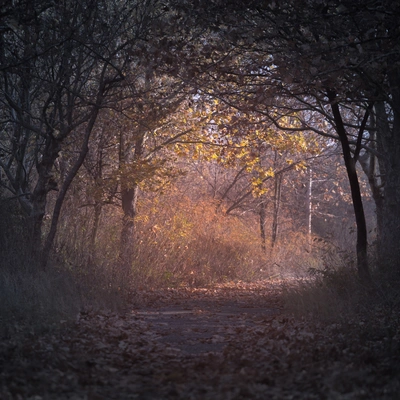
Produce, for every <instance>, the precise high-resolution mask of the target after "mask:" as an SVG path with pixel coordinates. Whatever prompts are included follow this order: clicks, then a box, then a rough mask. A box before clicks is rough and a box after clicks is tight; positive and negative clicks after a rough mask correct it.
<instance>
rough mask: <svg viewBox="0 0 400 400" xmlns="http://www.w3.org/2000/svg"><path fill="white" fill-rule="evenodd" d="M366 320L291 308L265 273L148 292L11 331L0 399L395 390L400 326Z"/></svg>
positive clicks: (0, 355)
mask: <svg viewBox="0 0 400 400" xmlns="http://www.w3.org/2000/svg"><path fill="white" fill-rule="evenodd" d="M378 319H379V318H378ZM377 322H378V323H379V321H377ZM363 324H364V323H363V322H357V321H355V322H354V324H349V325H347V326H345V327H344V326H343V325H342V324H327V323H321V322H318V321H315V320H311V319H304V318H294V317H293V316H291V315H289V314H287V312H285V310H284V309H283V306H282V300H281V288H280V286H279V285H277V284H273V283H271V282H267V281H263V282H257V283H251V284H250V283H243V282H238V283H230V284H225V285H217V286H214V287H212V288H203V289H198V288H179V289H163V290H147V291H144V290H143V291H141V292H138V293H136V295H135V296H134V298H133V300H132V304H131V305H130V307H129V308H127V309H126V310H125V312H124V313H116V312H110V311H109V312H106V311H103V312H93V311H91V312H81V313H80V314H79V316H78V317H77V320H76V322H75V323H74V324H73V325H70V326H67V327H65V328H63V329H60V330H58V331H56V332H49V333H47V334H43V335H41V336H39V337H36V336H34V335H31V336H29V335H28V336H26V337H18V338H16V337H14V338H8V339H7V340H3V341H2V342H1V344H0V398H1V399H4V400H8V399H17V400H22V399H29V400H47V399H71V400H72V399H74V400H75V399H88V400H100V399H144V400H146V399H149V400H150V399H210V400H211V399H213V400H218V399H224V400H225V399H227V400H229V399H397V398H398V394H399V393H400V352H399V349H400V346H399V335H397V336H396V335H391V336H390V338H391V339H390V343H389V339H388V338H387V337H385V336H384V335H382V334H381V335H375V336H374V335H373V334H368V332H364V333H363V329H364V327H363Z"/></svg>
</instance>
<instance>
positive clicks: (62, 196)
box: [41, 96, 101, 268]
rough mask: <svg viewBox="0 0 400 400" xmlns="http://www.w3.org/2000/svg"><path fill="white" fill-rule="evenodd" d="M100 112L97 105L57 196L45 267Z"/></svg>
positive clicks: (48, 237) (43, 256) (47, 242)
mask: <svg viewBox="0 0 400 400" xmlns="http://www.w3.org/2000/svg"><path fill="white" fill-rule="evenodd" d="M100 98H101V96H99V99H100ZM99 99H98V103H100V101H99ZM98 113H99V107H98V106H95V108H94V109H93V112H92V115H91V118H90V120H89V122H88V125H87V126H86V129H85V136H84V138H83V142H82V146H81V149H80V152H79V156H78V158H77V160H76V161H75V163H74V165H73V166H72V167H71V169H70V170H69V172H68V174H67V177H66V178H65V181H64V183H63V185H62V187H61V190H60V192H59V194H58V196H57V200H56V204H55V206H54V210H53V215H52V218H51V225H50V230H49V233H48V235H47V237H46V242H45V244H44V246H43V251H42V256H41V257H42V258H41V264H42V267H43V268H45V267H46V265H47V262H48V259H49V256H50V252H51V249H52V247H53V243H54V238H55V236H56V233H57V227H58V221H59V219H60V214H61V208H62V205H63V203H64V199H65V196H66V194H67V192H68V189H69V187H70V185H71V183H72V181H73V180H74V178H75V176H76V174H77V173H78V171H79V169H80V167H81V166H82V164H83V162H84V161H85V158H86V155H87V153H88V151H89V138H90V134H91V133H92V130H93V127H94V124H95V123H96V119H97V116H98ZM57 156H58V154H57ZM54 162H55V159H54V161H53V165H54Z"/></svg>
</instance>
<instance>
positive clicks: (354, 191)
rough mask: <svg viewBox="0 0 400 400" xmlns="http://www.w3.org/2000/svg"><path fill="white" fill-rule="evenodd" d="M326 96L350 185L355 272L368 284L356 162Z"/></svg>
mask: <svg viewBox="0 0 400 400" xmlns="http://www.w3.org/2000/svg"><path fill="white" fill-rule="evenodd" d="M327 94H328V98H329V101H330V103H331V108H332V113H333V117H334V120H335V125H336V127H335V128H336V132H337V134H338V136H339V139H340V143H341V145H342V151H343V158H344V162H345V166H346V172H347V176H348V179H349V183H350V189H351V198H352V201H353V208H354V215H355V219H356V226H357V271H358V275H359V277H360V279H361V280H362V281H364V282H368V281H369V280H370V275H369V266H368V240H367V224H366V221H365V213H364V206H363V202H362V197H361V190H360V185H359V181H358V176H357V170H356V161H355V159H354V158H353V157H352V156H351V149H350V144H349V140H348V137H347V132H346V129H345V127H344V124H343V120H342V116H341V113H340V109H339V105H338V103H337V99H336V93H335V92H333V91H328V93H327Z"/></svg>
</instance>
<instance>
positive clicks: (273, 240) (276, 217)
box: [271, 174, 282, 251]
mask: <svg viewBox="0 0 400 400" xmlns="http://www.w3.org/2000/svg"><path fill="white" fill-rule="evenodd" d="M281 184H282V174H277V175H275V184H274V191H275V194H274V213H273V219H272V235H271V251H273V249H274V247H275V244H276V239H277V237H278V226H279V223H278V222H279V210H280V205H281Z"/></svg>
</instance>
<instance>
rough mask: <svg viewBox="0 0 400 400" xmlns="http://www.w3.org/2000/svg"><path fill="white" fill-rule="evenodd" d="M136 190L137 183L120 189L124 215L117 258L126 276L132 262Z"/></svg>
mask: <svg viewBox="0 0 400 400" xmlns="http://www.w3.org/2000/svg"><path fill="white" fill-rule="evenodd" d="M138 190H139V188H138V186H137V185H135V186H134V187H133V188H129V189H124V190H122V210H123V211H124V217H123V220H122V231H121V249H120V256H119V258H120V260H121V263H122V268H123V269H124V272H125V273H124V275H127V276H129V274H130V271H131V268H132V263H133V249H134V244H135V243H134V239H135V238H134V234H135V216H136V212H137V209H136V205H137V199H138Z"/></svg>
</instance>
